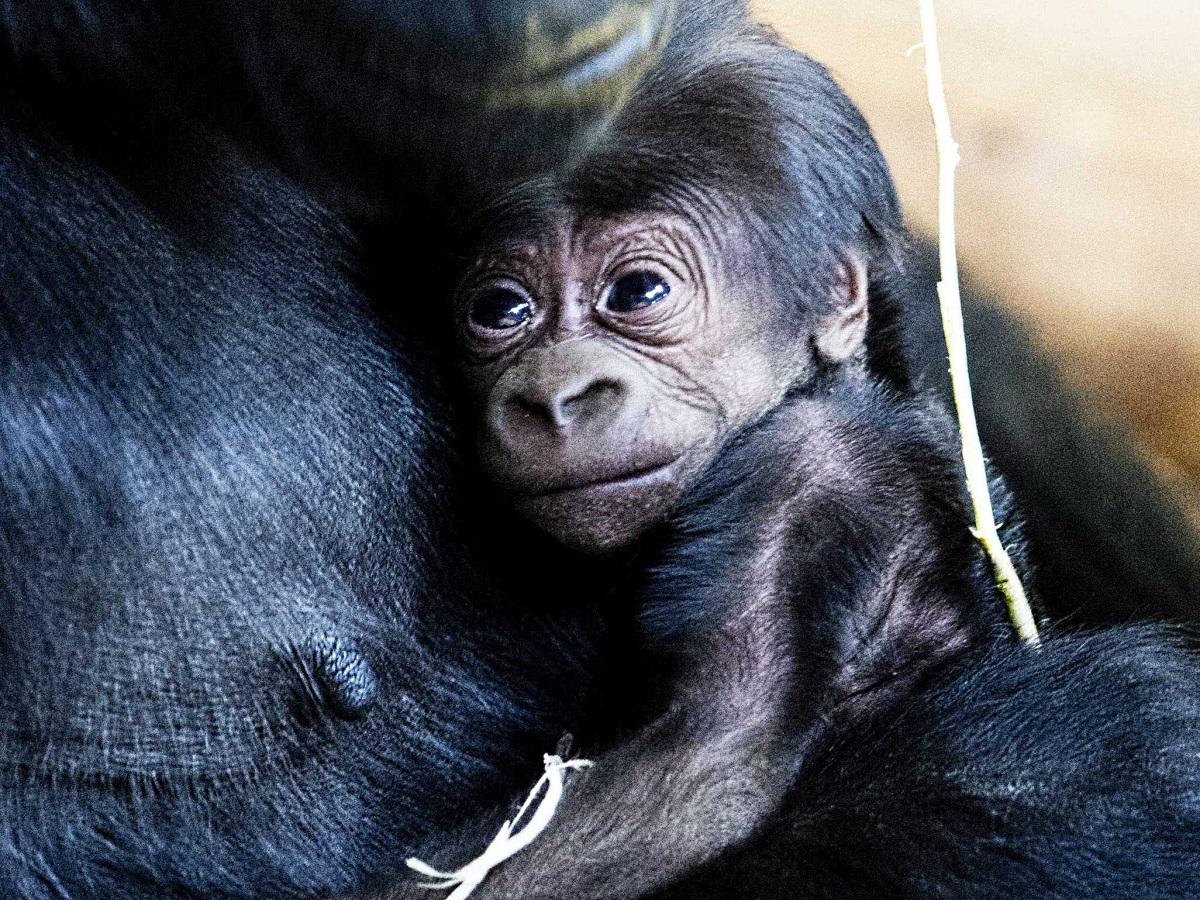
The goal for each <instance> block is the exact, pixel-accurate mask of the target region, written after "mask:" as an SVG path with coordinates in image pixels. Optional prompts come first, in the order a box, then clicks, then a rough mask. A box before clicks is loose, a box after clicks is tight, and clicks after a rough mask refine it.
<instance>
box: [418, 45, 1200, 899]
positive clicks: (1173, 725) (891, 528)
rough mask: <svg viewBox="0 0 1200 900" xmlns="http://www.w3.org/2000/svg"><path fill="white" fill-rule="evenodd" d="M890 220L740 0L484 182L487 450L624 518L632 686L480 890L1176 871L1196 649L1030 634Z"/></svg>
mask: <svg viewBox="0 0 1200 900" xmlns="http://www.w3.org/2000/svg"><path fill="white" fill-rule="evenodd" d="M735 37H736V39H735ZM901 236H902V226H901V223H900V217H899V212H898V209H897V204H896V201H895V197H894V194H893V192H892V187H891V183H890V179H889V176H888V174H887V170H886V167H885V165H884V163H883V161H882V159H881V157H880V155H879V152H878V149H877V148H876V146H875V144H874V142H873V141H872V139H871V137H870V134H869V131H868V129H867V127H866V125H865V124H864V123H863V121H862V120H861V118H860V117H859V116H858V114H857V112H856V111H855V110H854V107H853V106H852V105H851V104H850V103H849V101H848V100H846V98H845V97H844V96H843V95H842V94H841V93H840V92H839V91H838V90H837V88H836V87H835V86H834V85H833V83H832V82H831V81H830V80H829V78H828V77H827V76H826V75H825V73H824V71H823V70H821V69H820V68H819V67H818V66H816V65H815V64H813V63H812V62H811V61H809V60H807V59H806V58H804V57H802V56H800V55H798V54H794V53H792V52H790V51H787V50H785V49H783V48H781V47H779V46H778V45H777V44H776V43H775V42H774V41H773V40H772V39H771V38H770V37H769V36H767V35H764V34H763V33H762V32H759V31H757V30H755V29H753V28H751V27H749V26H747V27H745V29H743V30H742V31H740V32H739V31H733V30H730V31H728V32H726V34H725V36H724V38H723V40H722V41H720V42H716V43H714V44H712V45H710V46H707V47H705V48H703V52H700V51H699V50H696V51H695V52H691V51H688V50H687V49H686V48H685V49H684V50H677V51H676V53H675V55H674V56H672V55H670V54H668V56H667V58H666V59H665V61H664V62H663V63H662V64H661V65H660V67H659V68H658V69H657V70H656V71H655V73H654V75H653V76H652V77H651V78H650V79H649V80H648V81H647V83H646V84H645V85H644V86H643V88H642V89H641V91H640V93H639V94H638V95H637V96H636V97H635V98H634V100H633V102H632V103H631V105H630V106H629V107H628V108H627V109H625V110H624V111H623V112H622V113H621V116H620V117H619V119H618V120H617V122H616V123H615V124H614V126H613V129H612V132H611V134H610V135H609V136H608V138H607V139H606V142H605V143H604V144H603V145H601V146H599V147H597V148H596V149H595V150H594V151H592V152H591V153H590V154H589V155H588V156H587V157H586V158H584V159H583V160H581V161H579V162H578V163H577V164H575V165H574V166H573V167H572V168H570V169H569V170H568V171H567V172H566V173H565V174H563V175H561V176H558V177H555V178H550V179H539V180H537V181H533V182H530V183H527V184H525V185H523V186H521V187H520V188H519V189H517V190H515V191H514V192H513V193H512V194H511V195H509V196H508V197H507V199H506V200H504V201H503V202H502V203H500V204H498V205H497V206H496V208H494V209H493V210H492V211H491V213H490V215H488V216H486V217H485V218H484V219H483V223H482V225H481V229H480V233H479V235H478V238H477V240H478V243H477V244H476V245H475V246H476V247H477V252H476V253H475V255H474V256H473V257H472V260H473V262H472V263H471V264H470V266H469V268H468V270H467V273H466V275H465V278H464V280H463V281H462V284H461V288H460V290H459V294H458V300H457V303H456V310H457V322H458V330H459V336H460V343H461V348H462V361H463V371H464V374H465V383H466V384H467V385H468V386H469V388H470V390H471V391H472V392H473V394H474V396H475V398H476V401H477V408H478V410H479V413H480V416H479V424H478V432H479V443H480V448H481V453H482V459H483V463H484V466H485V468H486V470H487V472H488V473H489V474H490V475H491V477H492V478H493V479H494V480H495V482H496V483H497V485H498V486H500V488H501V489H502V490H503V491H505V492H506V493H507V494H508V496H510V497H511V498H512V502H513V503H514V504H515V506H516V508H517V509H518V510H519V512H520V513H521V514H522V515H523V516H524V517H525V518H526V519H527V520H528V521H529V522H531V523H532V524H533V525H534V526H536V527H537V528H540V529H542V530H544V531H545V532H547V533H548V534H550V535H551V536H553V537H554V538H556V539H557V540H558V541H560V542H561V543H562V544H565V545H567V546H568V547H569V548H573V549H574V550H576V551H586V552H588V553H591V554H593V555H595V554H601V553H606V554H609V555H611V556H613V557H614V558H615V557H616V556H617V555H618V554H620V553H622V552H623V551H628V550H630V549H631V548H632V549H634V550H636V551H638V553H640V556H639V557H638V558H639V559H640V560H642V561H645V562H646V568H645V578H644V582H643V583H641V584H640V585H639V586H638V593H637V598H638V604H639V606H638V617H637V630H638V634H639V637H640V643H639V647H640V649H641V650H642V651H644V653H645V656H646V659H645V660H642V662H644V663H645V665H644V672H645V673H647V674H646V681H645V683H644V684H641V685H640V689H641V690H640V695H641V696H640V697H639V699H641V698H644V697H650V698H652V702H651V703H650V704H649V708H648V712H647V715H646V718H645V721H644V722H643V723H642V725H641V727H639V728H637V729H636V730H634V731H633V732H632V735H631V736H628V737H626V738H624V739H621V740H618V741H615V742H613V743H612V745H611V746H610V748H609V749H604V748H603V747H601V748H599V749H600V752H599V753H598V754H596V755H595V759H596V765H595V767H594V768H592V769H590V770H588V771H587V772H586V773H585V774H582V775H580V776H579V777H578V780H576V781H575V782H574V783H573V784H572V785H571V786H570V788H569V790H568V792H567V795H566V799H565V800H564V803H563V806H562V807H561V808H560V810H559V813H558V816H557V817H556V818H555V820H554V821H553V822H552V823H551V825H550V827H549V829H548V831H547V832H545V833H544V834H543V835H542V836H541V837H540V838H539V839H538V841H537V842H536V843H535V844H533V845H532V847H530V848H529V849H528V850H527V851H525V852H523V853H522V854H520V855H518V856H517V857H514V858H513V859H511V860H509V861H508V862H507V863H505V864H504V865H503V866H502V867H500V868H499V869H498V870H497V871H495V872H493V873H492V875H491V876H490V878H489V879H488V880H487V881H486V882H485V883H484V884H483V886H482V888H481V889H480V891H479V892H478V894H477V896H478V895H485V896H502V897H514V898H516V897H521V898H530V897H611V898H616V897H632V896H641V895H645V894H649V893H654V892H657V891H661V890H667V891H668V892H669V893H671V895H672V896H689V897H692V896H714V897H730V896H753V897H763V896H775V895H779V896H808V897H842V898H849V897H864V896H868V897H873V896H880V897H885V896H886V897H904V896H922V897H930V896H936V897H967V896H969V897H973V898H978V897H1000V896H1004V897H1009V896H1013V895H1014V893H1015V895H1017V896H1022V897H1063V896H1088V897H1110V896H1111V897H1117V896H1120V897H1128V896H1139V895H1141V896H1173V897H1174V896H1197V895H1200V893H1198V892H1200V850H1197V847H1200V843H1197V841H1198V839H1200V810H1198V809H1197V804H1196V801H1195V797H1197V796H1200V793H1198V789H1200V779H1198V778H1197V774H1198V771H1200V770H1198V768H1197V762H1196V759H1197V754H1198V753H1200V729H1198V728H1197V725H1198V724H1200V723H1198V721H1197V703H1196V701H1195V700H1194V699H1193V698H1194V697H1196V696H1197V694H1196V689H1197V688H1198V687H1200V677H1198V675H1197V672H1196V667H1195V664H1194V662H1193V661H1192V660H1191V659H1190V658H1189V657H1187V656H1186V655H1185V654H1183V653H1181V652H1179V651H1177V650H1175V649H1173V648H1171V647H1168V646H1163V645H1162V644H1160V643H1156V641H1155V640H1154V639H1153V638H1151V637H1147V636H1146V635H1144V634H1136V633H1130V632H1113V633H1111V634H1110V635H1106V636H1103V637H1098V638H1092V639H1087V640H1077V639H1067V638H1057V639H1053V640H1050V641H1048V642H1047V643H1046V645H1045V646H1044V647H1043V648H1042V649H1041V650H1040V651H1039V652H1030V651H1024V650H1023V649H1022V648H1020V647H1019V646H1017V645H1016V643H1015V641H1014V640H1013V638H1012V636H1011V632H1010V629H1009V627H1008V624H1007V621H1006V617H1005V615H1004V612H1003V607H1002V604H1001V603H1000V601H999V598H998V597H997V595H996V592H995V589H994V587H993V585H992V584H991V580H990V578H989V576H988V573H987V572H986V568H985V566H984V564H983V561H982V559H981V556H980V553H979V550H978V547H977V546H976V545H975V542H974V540H973V538H972V537H971V535H970V532H969V527H968V525H969V517H968V514H967V509H966V504H965V502H964V497H963V491H962V487H961V477H960V471H959V470H960V466H959V463H958V460H957V442H956V439H955V435H954V432H953V429H952V428H951V427H950V426H949V423H948V422H947V420H946V418H945V417H944V415H943V414H942V413H941V412H940V410H938V409H937V408H936V407H934V406H932V405H931V404H930V403H929V402H927V401H926V400H925V399H923V398H922V396H921V395H920V394H918V393H916V392H914V391H913V390H912V389H911V387H910V385H909V384H908V381H907V378H906V375H905V373H904V371H903V368H902V363H900V361H899V360H900V354H899V351H898V348H897V337H896V335H895V329H894V327H893V325H894V322H895V319H896V307H897V303H898V301H897V298H896V297H895V296H894V295H893V291H892V285H894V284H896V283H897V273H898V266H899V263H898V261H899V260H900V259H901V258H902V250H901V248H902V244H903V241H902V237H901ZM996 493H997V499H998V500H999V501H1000V503H1001V506H1004V505H1006V503H1007V501H1006V499H1005V497H1004V492H1003V490H1002V489H1001V488H999V487H997V490H996ZM1010 537H1011V535H1010ZM564 552H565V551H564ZM614 568H618V567H617V566H614ZM635 568H636V567H635ZM628 662H629V663H630V664H631V666H632V665H633V664H634V663H635V662H636V661H635V660H633V659H630V660H629V661H628ZM639 671H641V670H639ZM582 749H583V750H584V751H585V752H587V753H589V754H591V753H592V751H593V750H595V749H597V748H595V747H592V746H588V745H586V744H585V746H583V748H582ZM487 827H488V826H486V825H484V824H482V823H481V824H480V825H479V827H478V828H475V829H470V830H469V831H470V833H469V835H468V836H467V838H466V840H465V841H460V842H459V843H457V844H456V843H455V842H454V839H451V840H450V841H449V843H448V844H443V845H442V846H441V847H440V852H439V851H438V850H436V849H435V852H433V853H432V854H430V853H426V854H423V856H424V857H425V858H426V859H427V860H429V861H431V862H433V863H435V864H438V865H439V866H440V867H441V868H454V866H456V865H458V864H461V863H462V862H464V861H465V860H466V859H467V858H469V857H470V856H472V855H474V853H475V852H478V851H479V850H481V849H482V847H483V845H484V844H485V843H486V840H487V839H488V838H489V837H490V835H489V834H488V833H487V830H486V829H487ZM433 848H438V844H437V843H436V842H435V843H434V844H432V845H431V849H433ZM1081 861H1084V862H1081ZM398 890H399V891H401V892H403V891H405V890H406V888H404V887H401V888H399V889H398ZM1139 891H1141V892H1142V893H1140V894H1139Z"/></svg>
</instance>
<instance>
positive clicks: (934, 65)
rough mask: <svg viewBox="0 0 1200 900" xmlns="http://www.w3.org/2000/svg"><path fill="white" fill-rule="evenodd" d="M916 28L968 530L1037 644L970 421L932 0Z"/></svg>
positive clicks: (949, 146) (954, 147)
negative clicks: (929, 125)
mask: <svg viewBox="0 0 1200 900" xmlns="http://www.w3.org/2000/svg"><path fill="white" fill-rule="evenodd" d="M920 3H921V32H922V35H923V37H924V48H925V79H926V82H927V83H928V86H929V106H930V109H932V110H933V124H934V128H935V130H936V134H937V148H938V170H939V178H938V184H939V191H938V233H939V234H938V243H939V253H940V256H941V267H942V278H941V281H939V282H938V298H939V300H940V301H941V307H942V328H943V330H944V331H945V333H946V349H947V351H948V352H949V355H950V380H951V383H952V385H953V388H954V406H955V408H956V409H957V410H958V424H959V431H960V433H961V435H962V455H963V465H964V467H965V468H966V475H967V491H968V492H969V493H970V495H971V503H972V505H973V506H974V508H975V527H974V528H973V529H972V533H973V534H974V535H975V537H976V538H977V539H978V540H979V542H980V543H981V544H982V545H983V549H984V551H985V552H986V553H987V555H988V559H989V560H990V562H991V565H992V572H993V573H994V575H995V579H996V586H997V587H998V588H999V590H1000V592H1001V594H1003V596H1004V599H1005V601H1006V602H1007V604H1008V613H1009V616H1010V617H1011V618H1012V621H1013V625H1015V626H1016V629H1017V634H1018V635H1019V636H1020V637H1021V640H1023V641H1025V642H1026V643H1029V644H1034V645H1037V644H1038V643H1039V642H1040V638H1039V636H1038V627H1037V621H1036V620H1035V619H1034V616H1033V610H1032V609H1030V606H1029V600H1028V598H1027V597H1026V596H1025V588H1024V587H1023V586H1022V584H1021V579H1020V577H1019V576H1018V575H1017V571H1016V569H1015V568H1014V567H1013V563H1012V559H1011V558H1010V557H1009V555H1008V552H1007V551H1006V550H1005V549H1004V544H1003V543H1002V542H1001V540H1000V533H999V531H998V530H997V528H996V517H995V514H994V513H993V511H992V497H991V492H990V491H989V490H988V478H987V468H986V466H985V464H984V460H983V446H982V444H981V443H980V441H979V428H978V426H977V425H976V423H975V403H974V400H973V399H972V397H971V377H970V374H969V372H968V369H967V339H966V335H965V333H964V331H963V316H962V296H961V294H960V290H959V278H958V244H957V240H956V238H955V228H954V172H955V169H957V167H958V162H959V155H958V144H956V143H955V142H954V136H953V134H952V132H951V130H950V111H949V109H948V108H947V106H946V89H945V85H944V83H943V81H942V59H941V54H940V52H939V49H938V37H937V20H936V18H935V16H934V11H933V0H920Z"/></svg>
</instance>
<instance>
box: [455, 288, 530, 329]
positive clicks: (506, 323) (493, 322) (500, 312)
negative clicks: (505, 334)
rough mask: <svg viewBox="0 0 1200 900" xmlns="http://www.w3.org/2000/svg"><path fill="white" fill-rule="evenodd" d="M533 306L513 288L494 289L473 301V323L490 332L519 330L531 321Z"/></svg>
mask: <svg viewBox="0 0 1200 900" xmlns="http://www.w3.org/2000/svg"><path fill="white" fill-rule="evenodd" d="M532 315H533V304H532V303H530V302H529V301H528V300H527V299H526V298H525V297H523V296H521V295H520V294H519V293H517V292H516V291H514V290H513V289H512V288H506V287H494V288H491V289H489V290H486V291H484V292H483V293H482V294H480V295H478V296H477V297H476V298H475V299H474V300H472V301H471V313H470V316H471V322H472V324H474V325H477V326H478V327H480V328H485V329H487V330H488V331H504V330H505V329H508V328H517V327H519V326H521V325H524V324H525V323H526V322H528V321H529V319H530V317H531V316H532Z"/></svg>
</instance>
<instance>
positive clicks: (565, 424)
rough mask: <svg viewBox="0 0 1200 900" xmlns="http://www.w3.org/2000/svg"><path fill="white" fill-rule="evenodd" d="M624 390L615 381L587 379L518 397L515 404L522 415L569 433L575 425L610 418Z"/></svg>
mask: <svg viewBox="0 0 1200 900" xmlns="http://www.w3.org/2000/svg"><path fill="white" fill-rule="evenodd" d="M624 394H625V386H624V385H623V384H622V383H621V382H620V381H617V380H615V379H612V378H606V377H598V378H590V377H584V378H580V379H574V380H572V381H571V382H569V383H567V384H561V385H558V386H556V387H555V388H554V389H552V390H550V391H543V392H538V393H534V392H529V393H523V394H518V395H516V396H515V397H513V399H512V404H513V405H514V406H515V407H516V409H517V411H518V413H519V414H524V415H528V416H533V417H536V418H538V419H540V420H541V421H543V422H545V423H546V424H547V425H549V426H550V427H552V428H557V429H559V430H566V429H569V428H571V427H572V426H573V425H575V424H576V423H580V424H582V423H584V422H587V421H591V420H595V419H599V418H602V417H604V418H609V417H611V414H612V413H613V412H615V411H616V410H618V409H620V407H621V402H622V399H623V397H624Z"/></svg>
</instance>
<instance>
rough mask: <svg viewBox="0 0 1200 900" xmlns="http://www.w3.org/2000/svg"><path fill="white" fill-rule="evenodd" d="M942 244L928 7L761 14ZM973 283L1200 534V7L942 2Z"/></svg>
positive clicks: (868, 5)
mask: <svg viewBox="0 0 1200 900" xmlns="http://www.w3.org/2000/svg"><path fill="white" fill-rule="evenodd" d="M759 11H760V14H761V16H762V17H763V18H764V19H766V20H767V21H769V22H771V23H772V24H773V25H775V27H777V28H778V29H779V30H780V31H781V32H782V33H783V34H784V35H785V36H786V37H787V38H788V40H789V41H790V42H791V43H793V44H794V45H795V46H797V47H798V48H800V49H801V50H804V51H805V52H807V53H809V54H811V55H812V56H814V57H815V58H817V59H818V60H820V61H821V62H823V63H825V64H826V65H828V66H829V67H830V69H831V70H832V71H833V73H834V75H835V76H836V77H837V78H838V80H839V81H840V82H841V84H842V85H843V86H844V87H845V88H846V89H847V91H848V92H849V93H850V95H851V96H852V97H853V98H854V99H855V100H856V101H857V102H858V103H859V105H860V106H861V107H862V108H863V110H864V112H865V113H866V116H867V118H868V120H869V121H870V122H871V124H872V126H873V128H874V129H875V133H876V136H877V137H878V139H879V142H880V144H881V145H882V147H883V150H884V153H885V154H886V155H887V157H888V160H889V162H890V163H891V165H892V169H893V172H894V173H895V176H896V180H897V183H898V185H899V189H900V195H901V198H902V200H903V201H904V204H905V208H906V210H907V213H908V216H909V220H910V222H911V223H912V225H913V226H914V227H915V228H916V229H918V230H921V231H924V232H926V233H929V234H934V233H935V229H936V212H937V209H936V191H937V186H936V173H937V169H936V158H935V150H934V137H933V127H932V124H931V121H930V116H929V111H928V107H927V105H926V99H925V86H924V80H923V70H922V66H923V59H922V58H921V57H920V55H919V51H917V53H915V54H914V55H913V56H912V57H911V58H906V57H905V52H906V50H907V49H908V48H909V47H910V46H912V45H913V44H915V43H917V42H918V41H919V40H920V22H919V16H918V5H917V2H916V0H837V2H812V0H761V2H760V3H759ZM938 17H939V26H940V28H939V31H940V34H941V43H942V55H943V57H944V60H943V62H944V66H945V71H946V82H947V93H948V95H949V99H950V106H951V109H950V112H951V116H952V118H953V120H954V127H955V136H956V137H957V139H958V141H959V144H960V145H961V147H962V156H963V163H962V165H961V167H960V169H959V179H958V190H959V205H958V214H959V241H960V253H961V256H962V262H963V267H964V271H965V272H967V273H969V274H970V276H971V277H973V278H974V279H975V280H976V281H977V282H979V283H981V284H982V285H983V286H984V287H986V288H988V289H990V290H992V291H994V292H995V293H996V294H998V295H999V296H1000V297H1002V298H1003V299H1004V300H1005V302H1006V303H1008V304H1009V306H1010V308H1011V309H1013V310H1014V311H1016V312H1017V313H1018V314H1020V315H1021V316H1022V317H1023V318H1025V319H1026V321H1028V322H1030V323H1031V324H1032V325H1033V326H1034V327H1035V330H1036V333H1037V335H1038V337H1039V338H1040V340H1041V341H1042V343H1043V344H1044V346H1046V347H1047V348H1048V349H1050V350H1051V351H1052V352H1054V353H1055V354H1057V355H1058V356H1059V358H1060V359H1061V362H1062V366H1063V369H1064V371H1065V372H1066V374H1067V376H1068V377H1069V378H1070V379H1071V380H1072V381H1073V382H1074V383H1075V384H1077V385H1078V386H1080V387H1081V388H1083V389H1084V390H1086V391H1088V392H1089V394H1090V395H1091V396H1092V397H1093V398H1095V400H1096V401H1097V402H1098V403H1100V404H1101V405H1102V406H1103V407H1104V408H1105V409H1106V410H1108V411H1109V412H1110V413H1111V414H1112V415H1113V417H1114V418H1116V419H1118V420H1123V421H1125V422H1127V423H1129V424H1130V425H1131V426H1132V427H1133V429H1134V431H1135V432H1136V434H1137V435H1138V437H1139V439H1140V441H1141V442H1142V445H1143V446H1144V448H1145V449H1146V451H1147V453H1148V454H1149V455H1150V456H1151V458H1152V460H1153V461H1154V462H1155V464H1156V465H1157V466H1158V467H1159V469H1160V471H1162V472H1163V474H1164V475H1166V476H1167V477H1168V478H1171V479H1172V480H1173V482H1174V483H1175V484H1176V485H1177V486H1178V487H1179V490H1180V494H1181V496H1182V497H1183V498H1184V501H1185V503H1187V504H1188V505H1189V506H1190V507H1191V509H1192V510H1193V511H1194V512H1195V513H1196V518H1197V521H1198V522H1200V3H1195V2H1183V0H1075V2H1071V0H1038V2H1036V3H1013V2H1011V0H941V2H939V3H938Z"/></svg>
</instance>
